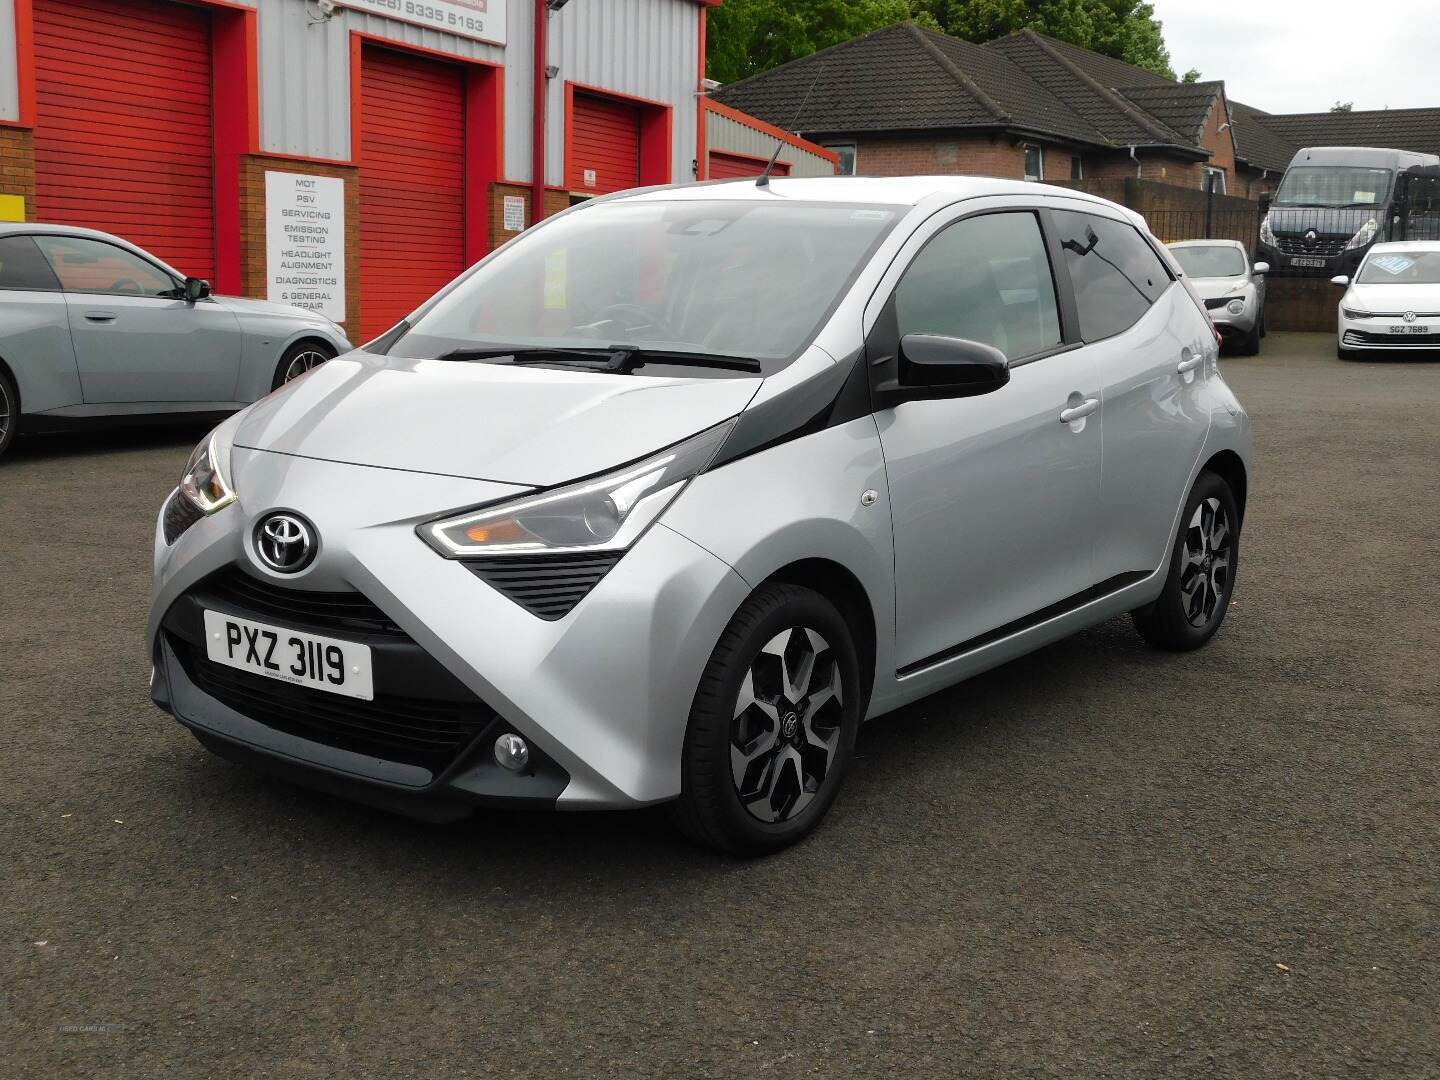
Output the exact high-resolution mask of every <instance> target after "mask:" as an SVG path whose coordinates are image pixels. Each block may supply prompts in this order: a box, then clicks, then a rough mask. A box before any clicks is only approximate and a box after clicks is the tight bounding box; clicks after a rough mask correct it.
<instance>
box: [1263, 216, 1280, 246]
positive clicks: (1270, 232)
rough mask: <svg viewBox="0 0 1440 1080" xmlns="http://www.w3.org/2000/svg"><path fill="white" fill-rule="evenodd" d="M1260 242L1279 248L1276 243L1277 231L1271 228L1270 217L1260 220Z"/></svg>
mask: <svg viewBox="0 0 1440 1080" xmlns="http://www.w3.org/2000/svg"><path fill="white" fill-rule="evenodd" d="M1260 242H1261V243H1262V244H1268V245H1269V246H1270V247H1276V246H1278V245H1277V244H1276V243H1275V230H1274V229H1272V228H1270V215H1269V214H1266V215H1265V216H1264V217H1263V218H1261V219H1260Z"/></svg>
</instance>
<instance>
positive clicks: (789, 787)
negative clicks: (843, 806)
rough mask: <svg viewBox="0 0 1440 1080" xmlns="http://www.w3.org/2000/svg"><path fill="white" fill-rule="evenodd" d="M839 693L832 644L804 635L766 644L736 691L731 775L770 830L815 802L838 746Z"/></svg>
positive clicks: (796, 631)
mask: <svg viewBox="0 0 1440 1080" xmlns="http://www.w3.org/2000/svg"><path fill="white" fill-rule="evenodd" d="M843 715H844V690H843V684H842V682H841V677H840V664H839V661H838V659H837V657H836V655H835V652H834V650H832V649H831V647H830V643H829V642H828V641H826V640H825V638H824V637H822V636H821V635H820V634H818V633H816V632H815V631H814V630H811V629H809V628H808V627H803V626H796V627H791V628H790V629H788V630H783V631H781V632H780V633H778V634H776V635H775V636H774V637H773V638H771V639H770V640H769V641H768V642H767V643H766V644H765V646H764V647H763V648H762V649H761V650H760V651H759V653H757V654H756V656H755V659H754V660H752V661H751V663H750V667H749V669H748V670H747V671H746V673H745V678H744V681H743V682H742V683H741V684H740V693H739V696H738V697H737V699H736V702H735V713H734V721H733V723H732V725H731V734H730V770H731V775H732V776H733V778H734V781H735V791H736V793H737V794H738V795H739V797H740V802H741V804H742V805H743V806H744V807H745V809H746V810H747V811H748V812H749V813H750V815H751V816H752V817H755V818H757V819H759V820H760V821H764V822H769V823H775V822H781V821H788V820H790V819H791V818H793V817H795V816H796V815H797V814H799V813H800V812H801V811H803V810H804V809H805V807H806V806H808V805H809V804H810V803H811V801H813V800H814V798H815V796H816V794H817V793H818V792H819V791H820V788H821V786H822V785H823V784H824V783H825V778H826V777H827V776H828V775H829V774H830V768H831V765H832V763H833V762H834V759H835V753H836V751H837V749H838V748H839V745H840V726H841V719H842V717H843Z"/></svg>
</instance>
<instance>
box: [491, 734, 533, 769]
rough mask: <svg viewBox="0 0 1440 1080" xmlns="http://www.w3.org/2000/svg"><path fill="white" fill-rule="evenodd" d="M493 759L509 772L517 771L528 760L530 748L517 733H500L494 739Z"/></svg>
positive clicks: (523, 766)
mask: <svg viewBox="0 0 1440 1080" xmlns="http://www.w3.org/2000/svg"><path fill="white" fill-rule="evenodd" d="M495 760H496V761H498V762H499V763H500V764H501V766H503V767H504V768H506V769H509V770H510V771H511V772H519V771H520V770H521V769H523V768H525V763H526V762H528V761H529V760H530V748H529V747H528V746H526V745H525V740H524V739H522V738H521V737H520V736H519V735H501V736H500V737H499V738H498V739H496V740H495Z"/></svg>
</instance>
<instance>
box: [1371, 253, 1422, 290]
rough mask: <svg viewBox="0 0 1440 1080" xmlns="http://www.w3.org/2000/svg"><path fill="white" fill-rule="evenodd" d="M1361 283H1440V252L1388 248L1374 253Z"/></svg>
mask: <svg viewBox="0 0 1440 1080" xmlns="http://www.w3.org/2000/svg"><path fill="white" fill-rule="evenodd" d="M1356 283H1357V284H1360V285H1440V251H1386V252H1383V253H1382V254H1379V255H1371V256H1370V258H1369V260H1368V261H1367V262H1366V263H1365V265H1364V266H1363V267H1362V268H1361V270H1360V276H1359V277H1358V278H1356Z"/></svg>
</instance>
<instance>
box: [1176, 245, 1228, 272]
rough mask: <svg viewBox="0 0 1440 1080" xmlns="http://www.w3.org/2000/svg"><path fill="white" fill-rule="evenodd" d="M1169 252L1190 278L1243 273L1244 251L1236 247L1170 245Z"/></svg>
mask: <svg viewBox="0 0 1440 1080" xmlns="http://www.w3.org/2000/svg"><path fill="white" fill-rule="evenodd" d="M1170 254H1172V255H1174V256H1175V261H1176V262H1178V263H1179V264H1180V268H1181V269H1182V270H1184V271H1185V273H1186V274H1188V275H1189V276H1190V277H1192V278H1207V277H1239V276H1240V275H1241V274H1243V273H1245V253H1244V252H1243V251H1241V250H1240V249H1239V248H1236V247H1229V246H1228V245H1220V244H1215V245H1210V246H1206V247H1172V248H1171V249H1170Z"/></svg>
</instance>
